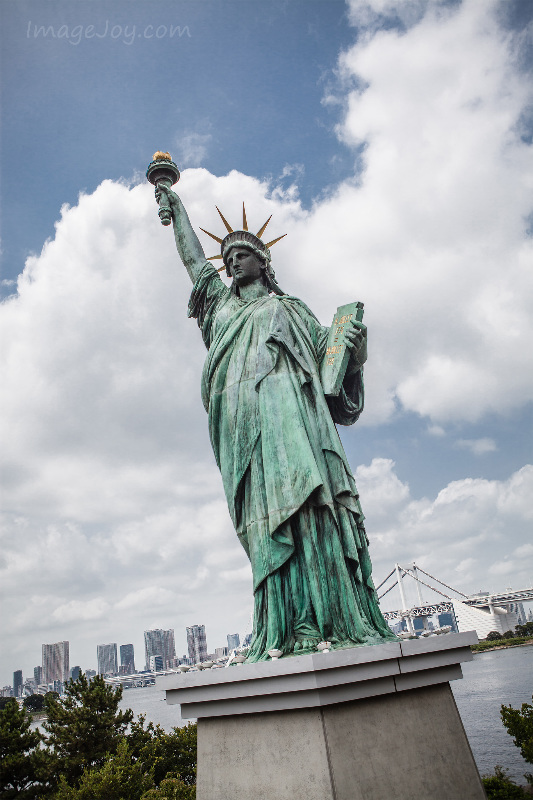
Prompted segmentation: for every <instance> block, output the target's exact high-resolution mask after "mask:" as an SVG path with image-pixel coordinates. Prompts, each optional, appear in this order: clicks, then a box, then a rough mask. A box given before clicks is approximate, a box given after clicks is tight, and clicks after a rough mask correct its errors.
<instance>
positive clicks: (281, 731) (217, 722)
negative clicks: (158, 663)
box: [157, 633, 485, 800]
mask: <svg viewBox="0 0 533 800" xmlns="http://www.w3.org/2000/svg"><path fill="white" fill-rule="evenodd" d="M476 641H477V636H476V635H475V633H461V634H449V635H446V636H435V637H430V638H429V639H422V640H417V641H414V640H413V641H411V640H408V641H402V642H391V643H387V644H383V645H377V646H374V647H354V648H351V649H349V650H338V651H335V652H332V653H327V654H316V655H309V656H297V657H294V658H286V659H280V660H279V661H276V662H266V663H261V664H249V665H248V664H246V665H244V666H242V667H231V668H230V669H219V670H204V671H201V672H191V673H186V674H185V675H168V676H165V677H163V678H160V679H158V681H157V685H158V687H159V688H162V689H166V696H167V702H168V703H171V704H172V703H179V704H180V705H181V713H182V717H184V718H189V719H191V718H197V719H198V783H197V794H196V797H197V800H392V799H393V798H394V800H415V799H416V800H484V798H485V793H484V790H483V787H482V784H481V780H480V778H479V774H478V771H477V768H476V765H475V762H474V759H473V756H472V753H471V751H470V746H469V744H468V740H467V738H466V735H465V732H464V729H463V725H462V723H461V718H460V716H459V712H458V711H457V707H456V705H455V701H454V698H453V695H452V692H451V689H450V685H449V681H450V680H455V679H457V678H461V677H462V673H461V666H460V662H461V661H468V660H470V659H471V658H472V653H471V651H470V647H469V645H470V644H473V643H475V642H476Z"/></svg>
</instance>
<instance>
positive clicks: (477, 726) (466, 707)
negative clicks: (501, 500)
mask: <svg viewBox="0 0 533 800" xmlns="http://www.w3.org/2000/svg"><path fill="white" fill-rule="evenodd" d="M462 669H463V680H459V681H452V682H451V687H452V690H453V694H454V697H455V702H456V703H457V707H458V709H459V713H460V714H461V719H462V720H463V725H464V728H465V731H466V735H467V736H468V741H469V742H470V747H471V748H472V752H473V755H474V758H475V760H476V764H477V766H478V769H479V771H480V773H481V774H482V775H483V774H486V773H492V772H494V767H495V766H496V764H499V765H500V766H502V767H504V768H506V769H508V770H509V775H510V776H511V778H513V780H515V781H517V782H518V783H525V780H524V777H523V776H524V773H525V772H533V765H531V764H527V763H526V762H525V761H524V760H523V758H522V757H521V755H520V751H519V749H518V748H517V747H515V745H514V744H513V740H512V739H511V737H510V736H509V734H508V733H507V731H506V730H505V728H504V727H503V725H502V721H501V718H500V706H501V705H502V704H504V705H511V706H513V708H520V706H521V705H522V703H531V702H532V699H531V696H532V694H533V645H526V646H523V647H511V648H507V649H505V650H491V651H489V652H485V653H474V660H473V661H470V662H466V663H464V664H462ZM120 705H121V708H131V709H132V710H133V712H134V714H135V716H138V715H139V714H144V715H145V716H146V720H147V721H148V722H153V723H154V724H156V723H158V724H159V725H161V727H162V728H164V729H165V730H166V731H170V730H171V728H173V727H175V726H181V725H184V724H186V722H187V721H186V720H185V721H182V719H181V717H180V713H179V706H168V705H167V704H166V702H165V695H164V692H162V691H159V690H158V689H156V687H155V686H145V687H143V688H139V689H127V690H126V691H124V694H123V696H122V700H121V703H120ZM404 766H405V765H404ZM428 766H430V765H428ZM450 769H453V764H450Z"/></svg>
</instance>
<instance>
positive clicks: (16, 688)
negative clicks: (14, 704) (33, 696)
mask: <svg viewBox="0 0 533 800" xmlns="http://www.w3.org/2000/svg"><path fill="white" fill-rule="evenodd" d="M22 683H23V681H22V670H21V669H17V670H16V672H14V673H13V697H22Z"/></svg>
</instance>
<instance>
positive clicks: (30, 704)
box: [22, 694, 44, 712]
mask: <svg viewBox="0 0 533 800" xmlns="http://www.w3.org/2000/svg"><path fill="white" fill-rule="evenodd" d="M22 705H23V706H24V708H26V709H28V711H33V712H38V711H43V710H44V695H42V694H29V695H28V697H25V698H24V700H23V702H22Z"/></svg>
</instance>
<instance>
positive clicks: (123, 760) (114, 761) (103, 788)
mask: <svg viewBox="0 0 533 800" xmlns="http://www.w3.org/2000/svg"><path fill="white" fill-rule="evenodd" d="M153 786H154V781H153V779H152V776H151V774H150V773H148V774H147V773H146V772H145V771H144V769H143V766H142V764H140V763H138V762H135V761H134V759H133V758H132V753H131V751H130V749H129V747H128V743H127V740H126V739H124V738H123V739H122V740H121V741H120V742H119V744H118V745H117V749H116V753H115V754H114V755H109V756H108V757H107V759H106V760H105V761H104V762H103V763H102V764H101V765H100V766H95V767H92V768H91V769H85V770H84V771H83V773H82V775H81V778H80V780H79V784H78V785H77V786H69V784H68V783H67V781H66V779H65V777H64V776H62V777H61V782H60V784H59V787H58V789H57V792H56V793H55V795H54V800H140V798H141V797H142V796H143V795H144V794H145V793H146V792H147V791H148V790H149V789H150V788H152V787H153Z"/></svg>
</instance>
